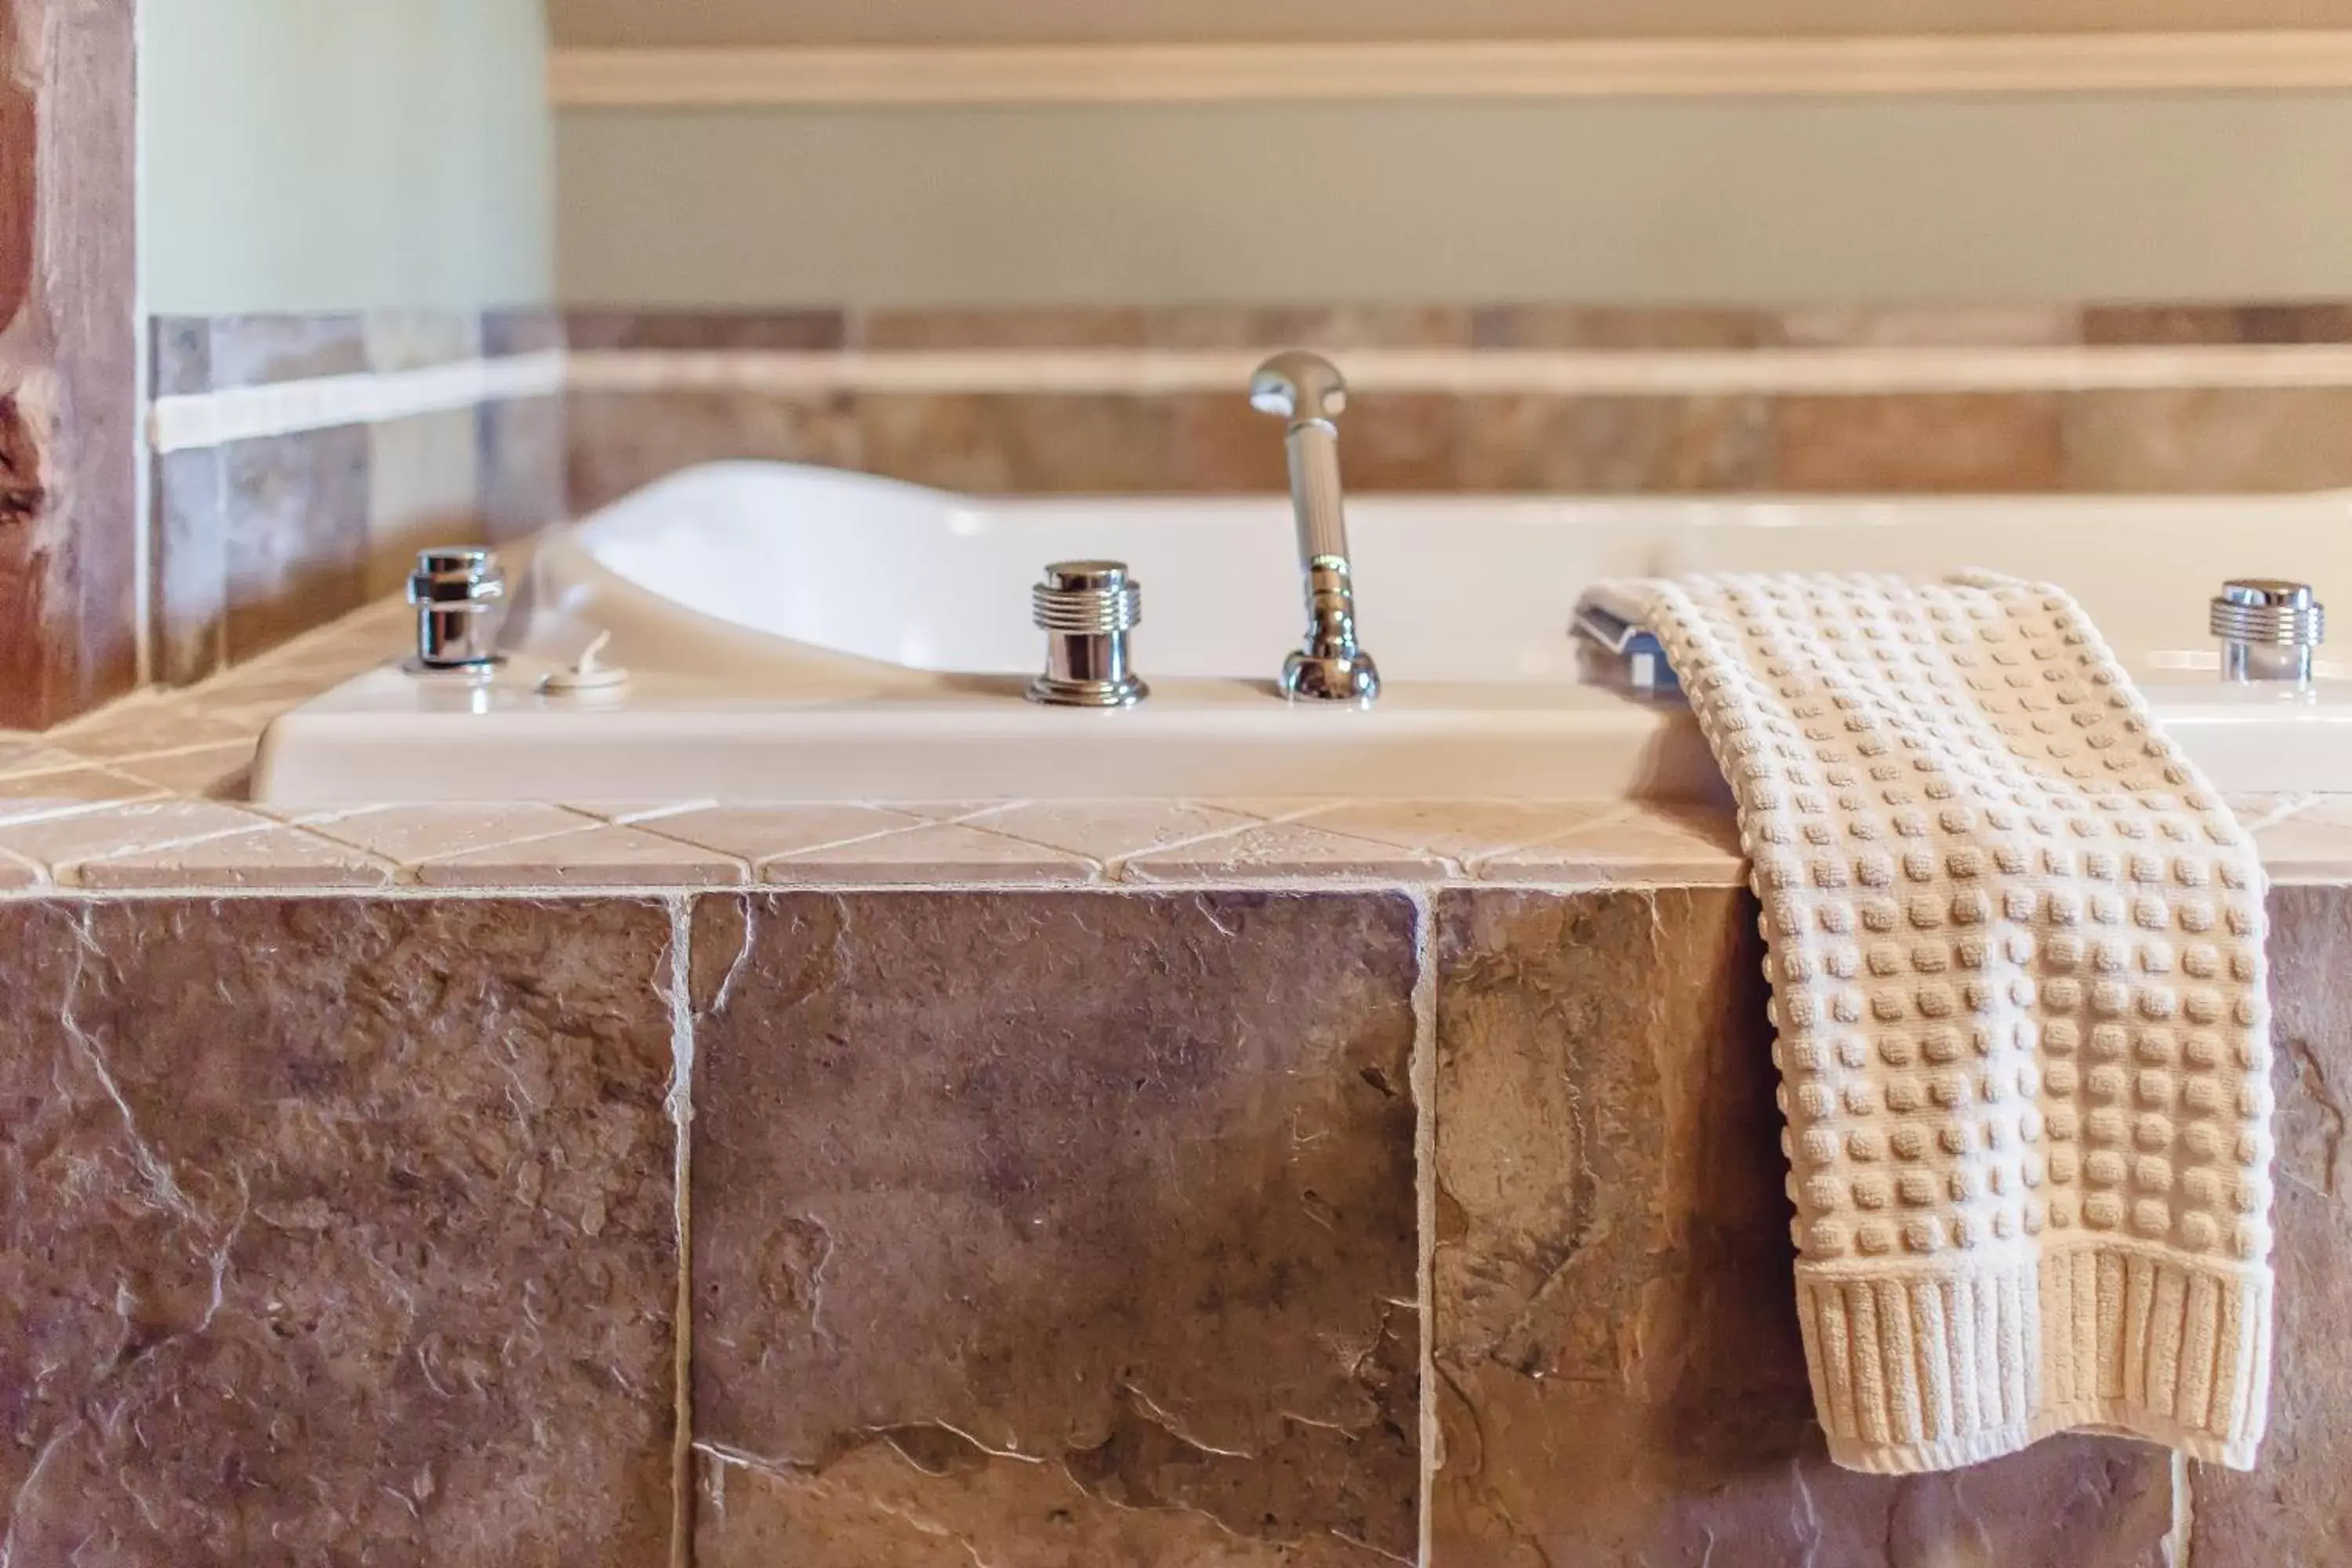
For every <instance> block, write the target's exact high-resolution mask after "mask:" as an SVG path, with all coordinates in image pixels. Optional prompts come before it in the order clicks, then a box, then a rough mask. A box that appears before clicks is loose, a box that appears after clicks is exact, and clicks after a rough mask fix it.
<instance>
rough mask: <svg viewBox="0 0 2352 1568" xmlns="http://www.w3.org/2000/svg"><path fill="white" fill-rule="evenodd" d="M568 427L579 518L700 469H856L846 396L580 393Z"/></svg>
mask: <svg viewBox="0 0 2352 1568" xmlns="http://www.w3.org/2000/svg"><path fill="white" fill-rule="evenodd" d="M563 423H564V430H563V442H564V453H565V459H564V468H565V474H566V484H567V488H568V493H569V499H570V502H571V507H572V510H574V511H576V512H589V511H593V510H595V509H596V508H598V507H600V506H604V504H606V503H607V502H610V501H614V500H619V499H620V498H621V497H623V496H625V495H627V494H629V493H630V492H631V491H633V490H635V489H641V488H643V487H644V486H646V485H649V484H651V483H653V482H654V481H655V480H656V479H661V478H662V477H664V476H665V475H667V474H674V473H676V472H677V470H679V469H680V468H692V467H693V466H694V465H696V464H698V463H709V462H718V461H721V460H724V459H732V458H751V459H757V460H761V461H766V462H785V463H822V464H824V465H826V466H828V467H833V468H856V467H858V466H859V465H858V437H859V432H858V417H857V412H856V405H855V403H854V402H853V401H852V399H851V398H850V397H849V396H847V395H845V394H830V395H828V394H814V395H806V396H801V395H776V394H770V393H758V392H574V393H572V394H571V395H568V396H567V397H566V398H565V399H564V405H563Z"/></svg>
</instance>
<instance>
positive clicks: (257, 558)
mask: <svg viewBox="0 0 2352 1568" xmlns="http://www.w3.org/2000/svg"><path fill="white" fill-rule="evenodd" d="M369 451H370V445H369V439H368V432H367V429H366V428H365V427H364V426H340V427H338V428H335V429H330V430H312V431H306V432H304V433H302V434H300V435H296V436H277V437H267V438H264V439H260V440H254V441H240V442H237V443H236V445H234V446H231V447H225V448H223V452H224V458H225V461H226V465H227V468H226V479H225V489H224V495H225V498H226V500H225V504H226V508H227V514H228V528H227V534H226V540H227V543H226V565H227V604H226V629H227V637H226V640H227V651H228V657H229V658H230V659H232V660H243V659H247V658H252V657H253V656H254V655H255V654H257V653H260V652H263V651H265V650H267V649H268V648H271V647H276V646H277V645H278V644H279V643H282V642H284V641H285V640H286V639H287V638H289V637H292V636H294V635H295V634H296V633H298V632H304V631H308V630H309V629H310V627H312V626H319V625H321V624H323V623H324V622H327V621H331V620H332V619H334V618H335V617H336V616H341V615H343V614H345V613H347V612H349V611H351V610H354V609H357V608H358V607H359V606H360V605H361V604H362V603H363V602H364V601H365V600H366V598H367V568H368V510H369V499H370V498H369Z"/></svg>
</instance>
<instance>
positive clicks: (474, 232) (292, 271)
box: [139, 0, 552, 315]
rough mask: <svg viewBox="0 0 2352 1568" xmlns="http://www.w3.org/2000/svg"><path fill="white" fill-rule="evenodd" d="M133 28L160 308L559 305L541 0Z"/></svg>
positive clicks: (204, 9) (265, 15)
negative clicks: (554, 291)
mask: <svg viewBox="0 0 2352 1568" xmlns="http://www.w3.org/2000/svg"><path fill="white" fill-rule="evenodd" d="M140 22H141V28H142V32H141V40H140V60H141V67H140V73H141V79H140V116H141V134H140V150H141V160H142V163H141V190H140V223H141V234H140V246H139V254H140V264H141V282H142V289H143V291H144V293H145V296H146V304H147V308H148V309H149V310H152V311H153V312H156V313H158V314H173V315H204V314H226V313H230V312H236V311H247V310H362V309H372V308H380V307H393V306H412V307H418V308H446V309H467V308H472V307H477V306H483V305H494V304H523V303H530V302H535V301H539V300H544V299H545V298H546V297H547V295H548V290H549V288H550V280H551V271H552V263H551V227H552V222H551V197H550V160H551V149H550V142H551V134H550V126H549V117H548V114H547V110H546V107H545V102H546V99H545V91H544V85H543V84H544V81H545V70H546V63H545V62H546V41H545V25H544V22H543V19H542V17H541V7H540V3H539V0H141V5H140Z"/></svg>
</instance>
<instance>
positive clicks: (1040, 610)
mask: <svg viewBox="0 0 2352 1568" xmlns="http://www.w3.org/2000/svg"><path fill="white" fill-rule="evenodd" d="M1029 603H1030V611H1031V616H1032V618H1033V619H1034V620H1035V622H1036V623H1037V626H1038V628H1039V629H1040V630H1042V631H1043V632H1045V674H1043V675H1041V676H1039V677H1038V678H1037V679H1034V680H1033V681H1031V682H1030V683H1029V690H1028V694H1027V695H1028V698H1029V700H1030V701H1032V702H1042V703H1044V704H1045V705H1046V706H1048V707H1051V708H1132V707H1134V706H1135V705H1136V704H1137V703H1139V702H1140V701H1142V700H1144V699H1145V698H1146V697H1149V696H1150V695H1151V689H1150V687H1148V686H1146V685H1144V684H1143V682H1142V681H1140V680H1139V679H1136V675H1135V671H1134V670H1133V669H1131V668H1129V665H1128V652H1127V635H1128V633H1129V632H1130V631H1132V630H1134V629H1135V627H1136V626H1137V625H1138V624H1139V623H1140V622H1141V621H1142V619H1143V585H1142V584H1139V583H1138V582H1137V581H1136V580H1135V579H1134V578H1132V577H1130V576H1129V575H1128V574H1127V563H1126V562H1124V561H1057V562H1055V563H1054V564H1053V565H1051V566H1048V567H1046V568H1045V581H1044V582H1043V583H1040V584H1037V585H1036V586H1035V587H1034V588H1032V589H1031V590H1030V591H1029Z"/></svg>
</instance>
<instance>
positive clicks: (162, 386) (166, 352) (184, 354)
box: [147, 316, 213, 397]
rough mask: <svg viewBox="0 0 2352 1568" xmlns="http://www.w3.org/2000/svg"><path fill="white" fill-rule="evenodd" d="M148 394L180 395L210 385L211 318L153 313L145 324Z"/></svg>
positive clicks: (160, 395) (211, 363) (206, 387)
mask: <svg viewBox="0 0 2352 1568" xmlns="http://www.w3.org/2000/svg"><path fill="white" fill-rule="evenodd" d="M149 342H150V343H151V344H152V353H153V357H152V359H151V360H149V362H148V386H147V392H148V395H149V396H151V397H175V396H184V395H187V394H190V393H196V392H210V391H211V390H212V385H213V319H212V318H211V317H210V316H157V317H156V318H154V321H153V322H152V325H151V326H150V328H149Z"/></svg>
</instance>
